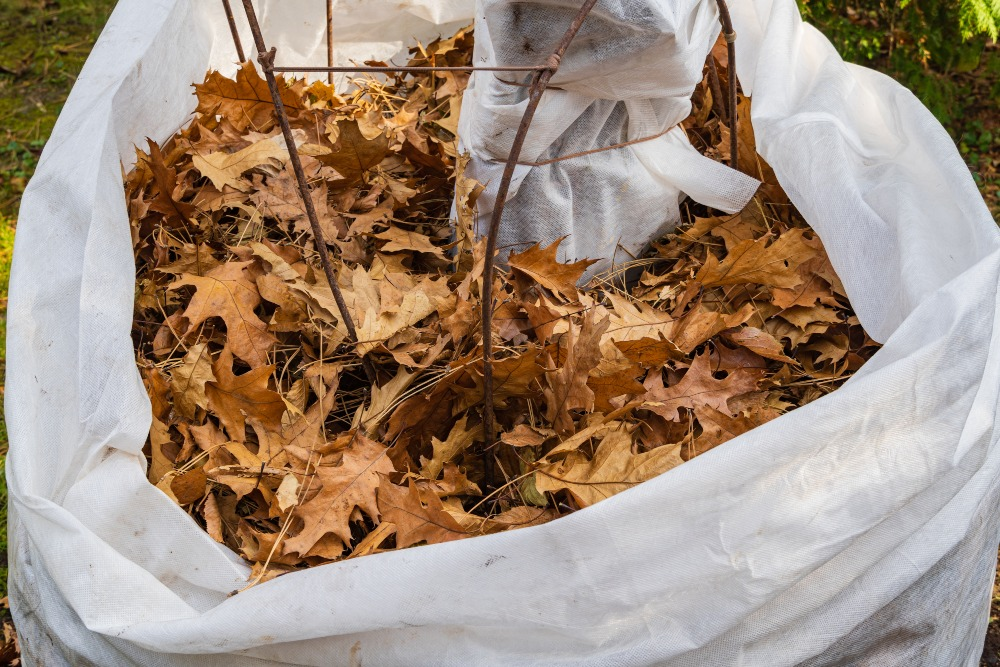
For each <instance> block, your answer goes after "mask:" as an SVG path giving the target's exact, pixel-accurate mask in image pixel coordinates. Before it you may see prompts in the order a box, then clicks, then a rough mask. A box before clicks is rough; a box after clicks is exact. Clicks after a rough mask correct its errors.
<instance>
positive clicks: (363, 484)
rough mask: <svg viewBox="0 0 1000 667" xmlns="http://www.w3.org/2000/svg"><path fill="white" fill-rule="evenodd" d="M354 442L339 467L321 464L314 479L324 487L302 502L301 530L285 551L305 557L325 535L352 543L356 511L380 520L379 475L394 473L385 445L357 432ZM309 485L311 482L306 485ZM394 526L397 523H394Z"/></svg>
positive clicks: (296, 512)
mask: <svg viewBox="0 0 1000 667" xmlns="http://www.w3.org/2000/svg"><path fill="white" fill-rule="evenodd" d="M352 440H353V441H352V442H351V444H350V445H349V446H348V447H347V448H346V449H344V450H343V458H342V459H341V462H340V464H339V465H336V466H330V465H320V466H317V467H316V469H315V480H314V481H313V482H312V484H313V485H314V486H315V484H316V482H319V483H320V484H321V487H320V490H319V492H318V493H317V494H316V495H314V496H313V497H312V498H309V499H308V500H306V501H304V502H302V503H300V504H299V505H298V506H297V507H296V508H295V509H294V510H293V514H294V516H296V517H298V518H299V519H301V520H302V522H303V526H302V530H300V531H299V532H298V534H297V535H295V536H294V537H291V538H289V539H288V540H287V541H286V542H285V547H284V552H285V553H286V554H287V553H291V552H295V553H298V554H299V555H300V556H306V555H307V554H308V553H309V552H310V550H312V549H313V547H314V546H315V545H316V543H317V542H319V541H320V540H321V539H322V538H323V537H324V536H325V535H327V534H330V535H333V536H335V537H336V538H337V539H339V540H340V541H341V542H342V543H343V544H344V545H345V546H346V545H349V544H350V543H351V526H350V521H351V515H352V514H354V511H355V508H358V509H360V510H361V511H362V512H364V513H365V514H367V515H368V517H369V518H371V520H372V521H374V522H375V523H378V521H379V507H378V505H377V504H376V499H375V496H376V489H377V488H378V487H379V485H380V484H382V485H383V486H385V485H386V483H385V482H382V481H381V478H380V476H379V475H380V473H381V474H382V475H388V474H391V473H392V472H394V469H393V467H392V462H391V461H390V460H389V456H388V454H387V452H388V451H389V450H388V448H386V447H385V446H384V445H381V444H379V443H377V442H374V441H372V440H369V439H368V438H366V437H365V436H363V435H362V434H360V433H354V437H353V439H352ZM307 483H308V482H307ZM393 523H396V522H395V521H393Z"/></svg>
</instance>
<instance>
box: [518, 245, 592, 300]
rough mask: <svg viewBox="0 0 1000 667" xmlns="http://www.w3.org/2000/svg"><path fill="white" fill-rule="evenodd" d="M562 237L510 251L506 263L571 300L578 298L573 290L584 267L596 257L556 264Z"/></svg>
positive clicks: (584, 269)
mask: <svg viewBox="0 0 1000 667" xmlns="http://www.w3.org/2000/svg"><path fill="white" fill-rule="evenodd" d="M565 238H566V237H563V238H560V239H556V240H555V241H553V242H552V243H550V244H549V245H547V246H545V247H544V248H543V247H541V245H540V244H538V243H536V244H535V245H533V246H531V247H530V248H528V249H527V250H525V251H523V252H519V253H511V254H510V257H509V258H508V260H507V263H508V264H510V267H511V269H513V270H514V272H515V274H517V273H522V274H524V275H526V276H528V277H530V278H531V279H532V280H534V281H536V282H537V283H538V284H539V285H541V286H542V287H545V288H546V289H549V290H552V291H553V292H555V293H557V294H561V295H562V296H563V297H565V298H567V299H569V300H570V301H576V300H577V298H578V297H579V293H578V292H577V289H576V283H577V281H579V280H580V278H581V277H582V276H583V272H584V271H586V270H587V267H588V266H590V265H591V264H593V263H595V262H596V261H597V260H591V259H581V260H580V261H578V262H574V263H572V264H561V263H559V261H558V260H557V259H556V252H557V251H558V250H559V244H560V243H562V242H563V241H564V240H565Z"/></svg>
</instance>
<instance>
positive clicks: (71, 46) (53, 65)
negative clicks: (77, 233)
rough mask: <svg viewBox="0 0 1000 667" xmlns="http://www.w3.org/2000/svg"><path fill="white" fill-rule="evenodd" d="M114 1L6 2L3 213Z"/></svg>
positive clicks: (10, 208) (0, 136)
mask: <svg viewBox="0 0 1000 667" xmlns="http://www.w3.org/2000/svg"><path fill="white" fill-rule="evenodd" d="M114 4H115V3H114V2H113V0H61V1H59V2H55V1H53V0H0V128H2V129H0V214H5V215H7V216H9V217H14V216H15V215H16V211H17V205H18V203H19V201H20V197H21V193H22V192H23V191H24V186H25V184H26V183H27V181H28V178H30V177H31V174H32V172H34V169H35V165H36V164H37V162H38V156H39V154H40V153H41V150H42V146H43V145H44V144H45V140H46V139H47V138H48V136H49V133H50V132H51V131H52V126H53V124H54V123H55V121H56V117H57V116H58V115H59V112H60V111H61V110H62V105H63V102H64V101H65V99H66V95H67V94H68V93H69V89H70V88H71V87H72V86H73V83H74V82H75V81H76V77H77V75H78V74H79V72H80V69H81V68H82V67H83V62H84V60H86V58H87V54H88V53H90V49H91V47H92V46H93V43H94V40H95V39H96V38H97V35H98V33H100V30H101V27H102V26H103V25H104V23H105V21H107V18H108V16H109V15H110V14H111V9H112V8H113V7H114Z"/></svg>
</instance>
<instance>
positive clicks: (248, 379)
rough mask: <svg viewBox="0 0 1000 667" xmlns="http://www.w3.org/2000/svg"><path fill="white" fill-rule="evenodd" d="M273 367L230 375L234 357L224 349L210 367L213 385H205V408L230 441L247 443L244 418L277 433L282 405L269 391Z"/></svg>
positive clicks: (283, 408)
mask: <svg viewBox="0 0 1000 667" xmlns="http://www.w3.org/2000/svg"><path fill="white" fill-rule="evenodd" d="M274 368H275V367H274V366H261V367H259V368H255V369H253V370H251V371H250V372H248V373H244V374H243V375H234V374H233V355H232V353H231V352H230V351H229V349H228V348H224V349H223V350H222V353H221V354H219V358H218V359H216V360H215V363H213V364H212V371H213V372H214V373H215V378H216V379H215V381H214V382H206V383H205V394H206V395H207V396H208V407H209V409H210V410H211V411H212V412H213V413H215V414H216V415H217V416H218V417H219V419H220V420H221V421H222V425H223V426H224V427H225V429H226V433H228V434H229V437H230V438H231V439H232V440H235V441H237V442H243V441H244V440H246V418H247V417H252V418H254V419H257V420H260V421H261V422H262V423H264V424H267V425H269V426H271V427H272V428H273V429H274V430H278V428H279V427H280V424H281V416H282V415H283V414H284V412H285V402H284V401H283V400H281V394H279V393H277V392H274V391H271V389H270V388H268V380H269V379H270V377H271V374H272V373H273V372H274Z"/></svg>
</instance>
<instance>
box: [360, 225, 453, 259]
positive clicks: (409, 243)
mask: <svg viewBox="0 0 1000 667" xmlns="http://www.w3.org/2000/svg"><path fill="white" fill-rule="evenodd" d="M373 236H374V237H375V238H377V239H381V240H383V241H388V243H386V244H385V245H384V246H382V248H381V249H380V252H423V253H427V254H430V255H436V256H437V257H440V258H441V259H445V256H444V250H443V249H441V248H439V247H437V246H436V245H434V244H433V243H431V239H430V237H429V236H426V235H424V234H419V233H417V232H413V231H409V230H406V229H401V228H399V227H396V226H394V225H393V226H390V227H389V229H387V230H386V231H384V232H381V233H379V234H373Z"/></svg>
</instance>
